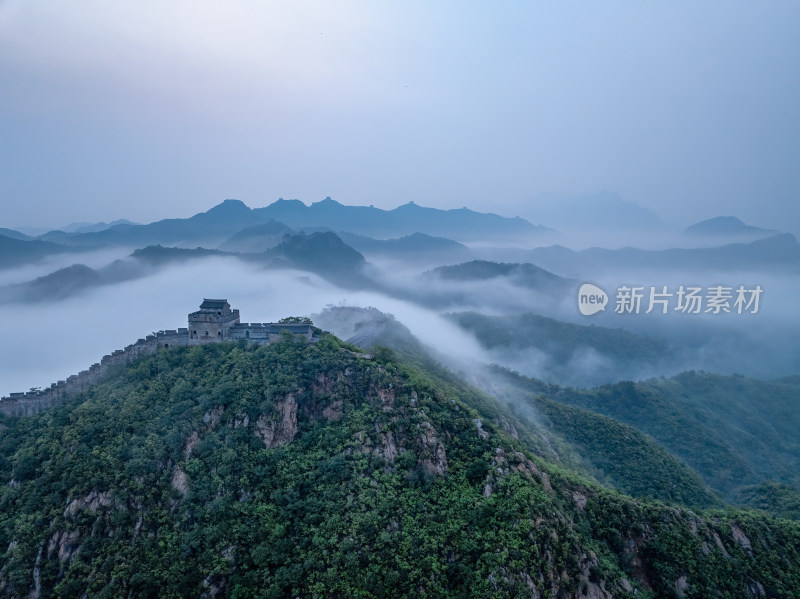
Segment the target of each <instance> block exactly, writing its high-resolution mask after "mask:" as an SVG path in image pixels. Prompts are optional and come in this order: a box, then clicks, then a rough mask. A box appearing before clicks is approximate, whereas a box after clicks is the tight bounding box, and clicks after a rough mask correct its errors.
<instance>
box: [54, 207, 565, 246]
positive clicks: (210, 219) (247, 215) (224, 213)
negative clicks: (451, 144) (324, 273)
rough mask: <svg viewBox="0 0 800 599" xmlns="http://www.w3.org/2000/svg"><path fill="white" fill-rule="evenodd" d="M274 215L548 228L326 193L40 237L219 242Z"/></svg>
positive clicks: (440, 227) (496, 233)
mask: <svg viewBox="0 0 800 599" xmlns="http://www.w3.org/2000/svg"><path fill="white" fill-rule="evenodd" d="M273 220H274V221H277V222H279V223H282V224H284V225H286V226H287V227H288V228H290V229H296V230H297V229H303V228H318V227H324V228H327V229H330V230H334V231H346V232H349V233H355V234H358V235H368V236H370V237H402V236H405V235H411V234H414V233H424V234H427V235H431V236H439V237H447V238H451V239H461V240H475V239H507V238H509V237H529V236H531V235H547V234H550V233H554V231H552V230H551V229H547V228H546V227H538V226H534V225H532V224H531V223H529V222H528V221H526V220H524V219H521V218H506V217H503V216H499V215H497V214H492V213H481V212H474V211H472V210H469V209H467V208H460V209H458V210H439V209H437V208H425V207H423V206H419V205H417V204H414V203H413V202H409V203H408V204H405V205H403V206H399V207H398V208H395V209H394V210H382V209H380V208H375V207H373V206H345V205H344V204H340V203H339V202H336V201H334V200H332V199H330V198H326V199H324V200H322V201H320V202H315V203H313V204H311V205H310V206H306V205H305V204H304V203H303V202H301V201H299V200H283V199H281V200H278V201H276V202H273V203H272V204H270V205H269V206H265V207H263V208H255V209H251V208H249V207H248V206H247V205H245V204H244V203H243V202H241V201H239V200H230V199H229V200H225V201H224V202H222V203H221V204H218V205H216V206H214V207H213V208H211V209H210V210H208V211H206V212H201V213H199V214H195V215H194V216H192V217H190V218H183V219H182V218H171V219H165V220H160V221H157V222H154V223H150V224H146V225H132V224H118V225H114V226H112V227H109V228H107V229H104V230H102V231H94V232H87V233H68V232H65V231H51V232H49V233H46V234H45V235H42V236H41V237H40V239H42V240H44V241H53V242H58V243H63V244H68V245H86V246H92V247H98V246H103V245H138V246H141V245H153V244H181V243H192V244H196V243H198V242H200V241H209V240H210V241H213V242H215V244H216V245H219V244H221V243H223V242H224V241H226V240H227V239H229V238H230V237H231V236H233V235H235V234H236V233H238V232H240V231H242V230H243V229H246V228H249V227H253V226H257V225H260V224H264V223H267V222H270V221H273Z"/></svg>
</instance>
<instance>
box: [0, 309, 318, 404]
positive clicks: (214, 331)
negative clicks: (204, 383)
mask: <svg viewBox="0 0 800 599" xmlns="http://www.w3.org/2000/svg"><path fill="white" fill-rule="evenodd" d="M223 303H224V305H222V304H223ZM209 305H210V306H212V307H211V308H204V306H209ZM225 306H227V309H226V308H225ZM188 320H189V327H188V328H179V329H173V330H164V331H158V332H156V333H152V334H150V335H147V336H146V337H144V338H143V339H138V340H137V341H136V342H135V343H131V344H130V345H128V346H126V347H125V348H124V349H118V350H115V351H113V352H111V353H110V354H107V355H105V356H103V358H102V359H101V360H100V362H97V363H95V364H92V365H91V366H90V367H89V368H88V369H87V370H82V371H81V372H79V373H78V374H73V375H72V376H70V377H67V378H66V379H64V380H61V381H58V382H55V383H53V384H52V385H50V386H49V387H47V388H45V389H41V390H35V391H28V392H24V393H11V394H10V395H9V396H8V397H3V398H0V414H5V415H6V416H31V415H33V414H38V413H39V412H42V411H43V410H46V409H48V408H50V407H52V406H54V405H56V404H59V403H62V402H64V401H66V400H67V399H69V398H70V397H74V396H75V395H77V394H79V393H82V392H83V391H85V390H86V389H87V387H89V386H90V385H94V384H97V383H98V382H100V380H102V378H103V377H104V376H105V374H106V373H107V372H108V370H109V368H111V367H113V366H117V365H124V364H129V363H131V362H133V361H135V360H137V359H139V358H140V357H143V356H152V355H154V354H156V353H157V352H158V350H159V349H160V348H169V347H176V346H186V345H200V344H205V343H218V342H220V341H226V340H238V339H244V340H247V341H249V342H252V343H260V344H264V345H267V344H270V343H275V342H276V341H278V340H279V339H280V335H281V331H284V330H287V331H289V332H291V333H293V334H294V335H295V337H298V338H302V339H304V340H305V341H307V342H313V341H314V340H315V336H314V328H313V326H312V325H310V324H283V323H250V324H248V323H244V324H242V323H239V311H238V310H231V309H230V306H229V305H228V302H227V300H204V301H203V304H201V309H200V311H198V312H193V313H191V314H189V318H188ZM193 325H194V327H193ZM200 325H202V326H205V327H209V329H208V332H206V331H207V329H206V328H201V326H200ZM198 330H199V331H200V333H199V334H198V333H195V334H194V336H193V333H192V331H198Z"/></svg>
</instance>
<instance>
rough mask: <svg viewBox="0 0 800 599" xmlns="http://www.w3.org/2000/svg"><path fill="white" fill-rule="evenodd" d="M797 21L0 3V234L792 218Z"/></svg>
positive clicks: (724, 15)
mask: <svg viewBox="0 0 800 599" xmlns="http://www.w3.org/2000/svg"><path fill="white" fill-rule="evenodd" d="M798 31H800V2H797V1H796V0H790V1H770V2H752V1H747V2H744V1H738V0H737V1H731V0H725V1H718V2H713V1H706V2H688V1H687V2H669V3H658V4H656V3H649V2H648V3H644V2H633V1H630V2H558V3H555V2H554V3H547V4H545V3H538V2H524V3H523V2H504V3H487V2H464V1H460V2H415V1H403V2H393V3H389V2H348V1H337V2H303V1H296V0H292V1H291V2H289V1H287V2H263V1H252V2H250V1H243V0H238V1H225V2H222V1H219V2H209V1H198V0H191V1H190V0H185V1H173V2H163V1H155V0H137V1H136V2H108V1H107V0H81V1H80V2H77V1H70V0H60V1H58V2H53V1H48V0H0V226H12V227H13V226H21V225H46V226H55V225H63V224H66V223H69V222H71V221H78V220H80V221H98V220H110V219H116V218H129V219H132V220H137V221H140V222H149V221H152V220H157V219H160V218H165V217H175V216H189V215H191V214H194V213H196V212H199V211H202V210H205V209H207V208H209V207H210V206H212V205H214V204H216V203H218V202H220V201H222V200H223V199H225V198H238V199H240V200H242V201H244V202H245V203H247V204H248V205H250V206H252V207H256V206H263V205H266V204H268V203H270V202H272V201H274V200H275V199H277V198H278V197H279V196H283V197H287V198H293V197H296V198H300V199H302V200H304V201H306V202H307V203H310V202H312V201H317V200H319V199H322V198H323V197H324V196H327V195H330V196H332V197H334V198H335V199H337V200H339V201H341V202H342V203H346V204H375V205H376V206H380V207H387V208H390V207H394V206H396V205H398V204H401V203H405V202H407V201H408V200H414V201H416V202H418V203H420V204H424V205H430V206H437V207H461V206H464V205H467V206H470V207H473V208H476V209H491V210H493V211H495V212H499V213H501V214H503V213H505V214H509V215H513V214H519V213H520V212H523V210H521V208H520V207H523V208H524V206H525V203H526V202H530V201H531V198H534V197H536V195H537V194H539V193H542V192H551V193H583V192H595V191H598V190H612V191H616V192H618V193H619V194H620V195H621V196H622V197H623V198H625V199H627V200H631V201H634V202H637V203H639V204H642V205H644V206H647V207H650V208H652V209H653V210H655V211H656V212H657V213H658V214H660V215H661V216H662V217H664V218H665V219H667V220H671V221H675V222H679V223H682V224H688V223H690V222H693V221H696V220H699V219H701V218H707V217H710V216H714V215H717V214H736V215H738V216H740V217H742V218H744V219H745V220H747V221H748V222H751V223H752V224H756V225H762V226H770V227H774V228H779V229H782V230H787V229H789V230H797V229H798V226H797V223H798V221H800V201H798V200H800V116H799V112H798V107H799V106H800V35H798Z"/></svg>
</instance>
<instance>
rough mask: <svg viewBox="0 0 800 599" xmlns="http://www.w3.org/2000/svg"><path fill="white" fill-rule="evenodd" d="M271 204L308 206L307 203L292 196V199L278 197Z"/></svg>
mask: <svg viewBox="0 0 800 599" xmlns="http://www.w3.org/2000/svg"><path fill="white" fill-rule="evenodd" d="M270 206H302V207H303V208H305V207H306V205H305V204H304V203H303V202H301V201H300V200H298V199H295V198H292V199H291V200H285V199H283V198H278V199H277V200H275V201H274V202H272V203H271V204H270Z"/></svg>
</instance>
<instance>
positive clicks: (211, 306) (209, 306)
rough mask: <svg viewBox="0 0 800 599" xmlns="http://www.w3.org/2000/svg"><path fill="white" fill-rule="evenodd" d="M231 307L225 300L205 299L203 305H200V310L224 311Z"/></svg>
mask: <svg viewBox="0 0 800 599" xmlns="http://www.w3.org/2000/svg"><path fill="white" fill-rule="evenodd" d="M230 307H231V305H230V304H229V303H228V300H226V299H207V298H203V303H202V304H200V309H201V310H224V309H225V308H230Z"/></svg>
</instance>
